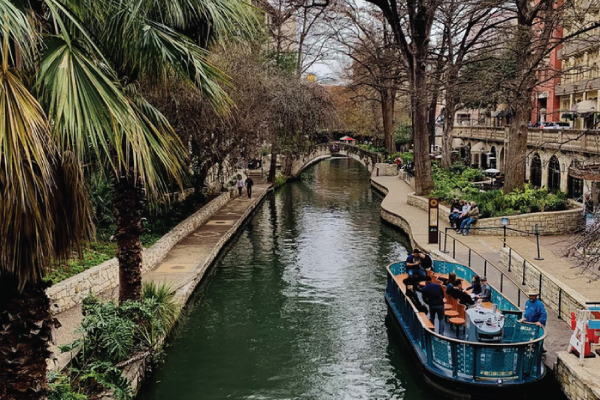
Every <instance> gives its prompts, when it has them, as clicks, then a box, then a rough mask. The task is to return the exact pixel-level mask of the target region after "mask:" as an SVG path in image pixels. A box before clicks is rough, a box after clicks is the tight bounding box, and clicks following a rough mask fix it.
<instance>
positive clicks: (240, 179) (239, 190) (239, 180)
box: [236, 175, 244, 199]
mask: <svg viewBox="0 0 600 400" xmlns="http://www.w3.org/2000/svg"><path fill="white" fill-rule="evenodd" d="M236 187H237V188H238V193H239V195H240V199H241V198H242V190H244V181H243V180H242V176H241V175H238V180H237V183H236Z"/></svg>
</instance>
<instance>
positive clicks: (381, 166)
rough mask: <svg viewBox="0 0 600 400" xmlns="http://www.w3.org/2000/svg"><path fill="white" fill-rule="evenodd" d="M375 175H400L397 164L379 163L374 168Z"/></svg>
mask: <svg viewBox="0 0 600 400" xmlns="http://www.w3.org/2000/svg"><path fill="white" fill-rule="evenodd" d="M373 174H374V175H375V176H396V175H398V167H397V166H396V164H388V163H377V164H375V169H373Z"/></svg>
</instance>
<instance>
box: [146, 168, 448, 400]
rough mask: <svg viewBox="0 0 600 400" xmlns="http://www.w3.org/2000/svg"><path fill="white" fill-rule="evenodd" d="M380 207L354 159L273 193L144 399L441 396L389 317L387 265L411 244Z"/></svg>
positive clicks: (200, 296)
mask: <svg viewBox="0 0 600 400" xmlns="http://www.w3.org/2000/svg"><path fill="white" fill-rule="evenodd" d="M380 202H381V199H380V197H379V196H378V195H377V194H376V193H375V192H373V191H372V190H371V188H370V185H369V173H368V172H367V170H366V169H365V168H364V167H363V166H362V165H360V164H359V163H358V162H356V161H354V160H352V159H347V158H343V159H332V160H327V161H323V162H321V163H319V164H318V165H316V166H315V167H312V168H310V169H309V170H307V171H305V172H304V173H303V175H302V180H300V181H296V182H293V183H290V184H287V185H286V186H284V187H283V188H282V189H280V190H279V191H277V193H275V194H271V195H269V196H268V197H267V198H266V200H265V201H264V203H263V204H262V205H261V206H260V207H259V208H258V209H257V210H256V212H255V214H254V215H253V216H252V217H251V219H250V220H249V221H248V223H247V224H246V226H245V227H244V228H243V230H242V231H241V232H240V234H238V235H237V236H236V238H234V240H233V241H232V243H231V244H230V246H229V248H228V249H227V251H226V252H225V253H224V255H223V256H222V257H220V259H219V260H218V261H217V263H216V264H215V266H214V268H213V270H212V273H211V274H210V276H208V277H207V278H206V279H205V280H204V282H203V283H202V285H201V286H200V288H199V289H198V291H197V293H196V294H195V296H194V298H193V300H192V303H191V308H190V311H189V313H188V316H187V318H186V320H185V321H184V322H183V323H182V326H181V329H180V332H179V333H178V334H177V335H176V337H175V338H174V339H173V340H172V344H171V346H170V347H168V348H167V350H166V356H165V362H164V363H163V364H159V366H158V369H157V371H156V372H155V373H154V374H153V375H152V376H151V377H150V378H149V380H148V382H147V383H146V385H145V387H144V388H143V389H142V391H141V393H140V394H139V395H138V399H142V400H166V399H169V400H192V399H193V400H198V399H260V400H267V399H268V400H271V399H273V400H275V399H277V400H281V399H406V400H417V399H419V400H429V399H434V398H435V399H439V398H440V397H439V395H438V394H437V393H435V392H433V391H431V390H430V389H429V387H428V386H427V385H426V383H424V382H423V380H422V379H420V376H419V375H418V373H417V372H416V369H417V368H416V365H414V364H413V363H414V361H412V360H411V359H410V358H409V357H408V353H407V350H406V349H405V347H404V346H403V345H402V343H401V342H400V341H399V340H398V339H397V337H396V336H397V331H396V330H395V328H394V327H393V326H391V325H390V326H389V327H388V325H387V324H386V323H385V319H386V314H387V309H386V305H385V302H384V297H383V295H384V290H385V285H386V270H385V268H384V266H385V265H387V264H389V263H391V262H393V261H396V260H399V259H404V258H405V257H406V254H407V250H406V248H407V246H408V245H407V239H406V238H405V237H404V236H403V235H402V234H401V233H399V232H398V231H396V230H394V229H392V228H390V227H388V226H386V225H384V224H383V222H382V221H381V219H380V217H379V213H380V208H379V205H380Z"/></svg>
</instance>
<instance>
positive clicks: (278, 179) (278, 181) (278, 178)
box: [273, 171, 287, 189]
mask: <svg viewBox="0 0 600 400" xmlns="http://www.w3.org/2000/svg"><path fill="white" fill-rule="evenodd" d="M286 182H287V177H286V176H285V175H283V174H282V173H281V172H279V171H277V173H276V174H275V182H273V188H274V189H277V188H279V187H281V186H283V185H285V183H286Z"/></svg>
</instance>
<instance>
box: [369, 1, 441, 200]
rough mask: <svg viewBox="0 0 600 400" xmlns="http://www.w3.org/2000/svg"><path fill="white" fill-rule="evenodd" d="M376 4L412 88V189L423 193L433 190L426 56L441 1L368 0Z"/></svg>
mask: <svg viewBox="0 0 600 400" xmlns="http://www.w3.org/2000/svg"><path fill="white" fill-rule="evenodd" d="M368 2H369V3H372V4H374V5H375V6H377V7H379V8H380V9H381V11H382V12H383V15H384V16H385V18H386V19H387V20H388V22H389V24H390V26H391V28H392V32H393V33H394V38H395V41H396V44H397V45H398V47H399V48H400V53H401V54H402V57H399V60H398V61H399V62H401V63H403V64H404V66H405V68H406V71H407V75H408V80H409V82H410V90H411V93H410V95H411V104H412V120H413V125H412V126H413V143H414V152H415V191H416V193H417V194H418V195H424V194H428V193H429V192H431V190H432V189H433V177H432V173H431V163H430V161H429V151H430V149H429V145H430V139H429V134H428V126H427V117H428V114H429V113H428V108H429V104H428V101H427V99H428V96H427V91H428V77H429V71H428V58H429V51H430V48H429V44H430V35H431V28H432V26H433V23H434V21H435V15H436V12H437V11H438V8H439V7H440V5H441V4H442V3H443V0H368Z"/></svg>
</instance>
